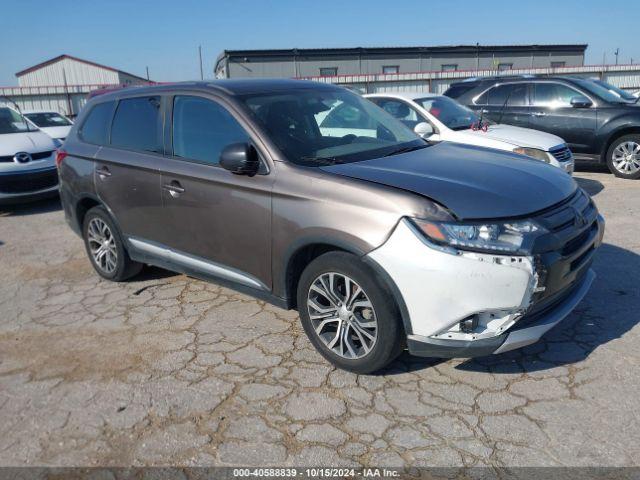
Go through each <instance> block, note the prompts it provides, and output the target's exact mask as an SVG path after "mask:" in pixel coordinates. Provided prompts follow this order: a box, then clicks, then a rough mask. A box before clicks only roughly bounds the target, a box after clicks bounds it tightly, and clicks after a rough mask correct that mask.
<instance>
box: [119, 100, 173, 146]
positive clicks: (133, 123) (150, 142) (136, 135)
mask: <svg viewBox="0 0 640 480" xmlns="http://www.w3.org/2000/svg"><path fill="white" fill-rule="evenodd" d="M111 145H113V146H114V147H121V148H126V149H130V150H137V151H141V152H160V151H161V150H162V148H161V145H160V97H137V98H128V99H125V100H120V102H119V103H118V108H117V109H116V114H115V116H114V118H113V126H112V127H111Z"/></svg>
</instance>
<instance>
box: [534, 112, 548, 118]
mask: <svg viewBox="0 0 640 480" xmlns="http://www.w3.org/2000/svg"><path fill="white" fill-rule="evenodd" d="M531 115H533V116H534V117H544V116H545V115H546V113H544V112H533V113H532V114H531Z"/></svg>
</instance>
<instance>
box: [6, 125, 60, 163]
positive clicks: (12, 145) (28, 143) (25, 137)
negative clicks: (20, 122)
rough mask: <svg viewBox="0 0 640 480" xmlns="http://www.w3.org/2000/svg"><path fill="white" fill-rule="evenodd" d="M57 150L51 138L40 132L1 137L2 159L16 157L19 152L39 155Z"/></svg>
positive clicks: (9, 134) (11, 134) (10, 134)
mask: <svg viewBox="0 0 640 480" xmlns="http://www.w3.org/2000/svg"><path fill="white" fill-rule="evenodd" d="M55 149H56V146H55V145H54V143H53V140H52V139H51V137H50V136H49V135H47V134H46V133H44V132H41V131H40V130H35V131H32V132H21V133H7V134H3V135H0V157H5V156H14V155H15V154H16V153H18V152H27V153H39V152H47V151H51V150H55Z"/></svg>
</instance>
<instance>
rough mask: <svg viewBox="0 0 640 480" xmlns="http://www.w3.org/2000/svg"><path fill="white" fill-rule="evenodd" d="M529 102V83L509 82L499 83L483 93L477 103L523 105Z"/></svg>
mask: <svg viewBox="0 0 640 480" xmlns="http://www.w3.org/2000/svg"><path fill="white" fill-rule="evenodd" d="M526 104H527V84H526V83H507V84H505V85H498V86H497V87H493V88H491V89H489V90H487V91H486V92H485V93H483V94H482V95H481V96H480V97H479V98H478V99H477V100H476V105H495V106H502V105H507V106H512V107H517V106H523V105H526Z"/></svg>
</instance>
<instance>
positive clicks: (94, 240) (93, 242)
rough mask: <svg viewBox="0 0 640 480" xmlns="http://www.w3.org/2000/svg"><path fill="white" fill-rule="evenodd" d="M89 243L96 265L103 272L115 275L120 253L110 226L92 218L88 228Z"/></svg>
mask: <svg viewBox="0 0 640 480" xmlns="http://www.w3.org/2000/svg"><path fill="white" fill-rule="evenodd" d="M87 242H88V243H89V250H90V251H91V256H92V257H93V261H94V262H95V264H96V265H97V266H98V267H99V268H100V269H101V270H102V271H104V272H106V273H109V274H111V273H113V272H114V271H115V269H116V267H117V265H118V252H117V250H116V241H115V239H114V238H113V233H112V232H111V229H110V228H109V225H107V224H106V223H105V222H104V221H103V220H102V219H100V218H97V217H96V218H92V219H91V220H90V221H89V225H88V226H87Z"/></svg>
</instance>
